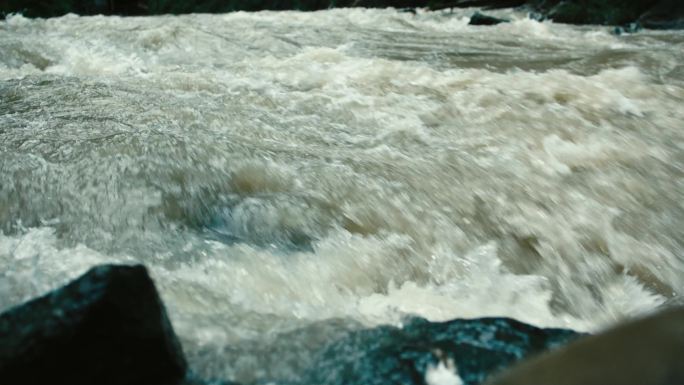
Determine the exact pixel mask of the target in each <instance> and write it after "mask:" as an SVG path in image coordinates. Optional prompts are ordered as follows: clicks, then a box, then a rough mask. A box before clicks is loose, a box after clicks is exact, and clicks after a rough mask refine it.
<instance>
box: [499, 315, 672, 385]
mask: <svg viewBox="0 0 684 385" xmlns="http://www.w3.org/2000/svg"><path fill="white" fill-rule="evenodd" d="M683 358H684V307H681V308H677V309H673V310H669V311H665V312H663V313H661V314H657V315H655V316H651V317H648V318H645V319H641V320H637V321H632V322H629V323H627V324H624V325H621V326H618V327H616V328H614V329H611V330H609V331H607V332H605V333H602V334H599V335H595V336H591V337H587V338H584V339H581V340H579V341H576V342H574V343H572V344H569V345H568V346H567V347H564V348H562V349H559V350H556V351H554V352H551V353H549V354H546V355H542V356H539V357H536V358H534V359H531V360H530V361H525V362H522V363H520V365H518V366H515V367H513V368H512V369H511V370H509V371H507V372H505V373H502V374H501V375H500V376H499V377H498V378H495V379H493V380H492V381H490V382H487V385H549V384H554V385H605V384H619V385H675V384H684V365H682V359H683Z"/></svg>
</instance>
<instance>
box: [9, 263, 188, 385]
mask: <svg viewBox="0 0 684 385" xmlns="http://www.w3.org/2000/svg"><path fill="white" fill-rule="evenodd" d="M186 367H187V365H186V362H185V358H184V356H183V352H182V349H181V346H180V344H179V342H178V340H177V338H176V335H175V334H174V331H173V328H172V326H171V323H170V322H169V319H168V317H167V315H166V311H165V309H164V305H163V304H162V301H161V299H160V298H159V296H158V294H157V291H156V289H155V287H154V284H153V282H152V280H151V279H150V277H149V275H148V274H147V270H146V269H145V267H143V266H140V265H138V266H115V265H103V266H98V267H95V268H93V269H91V270H90V271H88V272H87V273H86V274H85V275H83V276H81V277H80V278H78V279H76V280H75V281H73V282H71V283H69V284H68V285H66V286H64V287H62V288H60V289H57V290H55V291H52V292H50V293H48V294H47V295H45V296H43V297H40V298H37V299H34V300H31V301H29V302H27V303H25V304H23V305H20V306H18V307H15V308H12V309H10V310H8V311H7V312H5V313H3V314H2V315H0V383H2V384H7V385H13V384H173V383H177V382H179V381H180V380H182V379H183V377H184V376H185V372H186Z"/></svg>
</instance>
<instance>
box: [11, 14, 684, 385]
mask: <svg viewBox="0 0 684 385" xmlns="http://www.w3.org/2000/svg"><path fill="white" fill-rule="evenodd" d="M472 12H473V10H461V11H456V12H454V13H449V12H445V13H442V12H434V13H431V12H423V11H420V12H418V14H416V15H413V14H411V13H403V12H399V11H396V10H391V9H389V10H364V9H345V10H329V11H323V12H313V13H297V12H260V13H253V14H251V13H241V12H238V13H231V14H225V15H188V16H178V17H176V16H161V17H136V18H120V17H78V16H75V15H67V16H64V17H60V18H54V19H48V20H40V19H36V20H31V19H27V18H24V17H22V16H19V15H13V16H9V17H8V18H7V20H5V21H3V22H0V231H1V232H0V310H2V309H5V308H7V307H9V306H12V305H14V304H18V303H20V302H21V301H23V300H26V299H28V298H31V297H33V296H36V295H39V294H41V293H44V292H45V291H47V290H49V289H52V288H55V287H57V286H59V285H61V284H63V283H65V282H66V281H68V280H69V279H71V278H74V277H76V276H77V275H79V274H81V273H82V272H84V271H85V270H86V269H87V268H88V267H90V266H93V265H95V264H98V263H105V262H121V263H134V262H141V263H144V264H145V265H146V266H147V267H148V268H149V269H150V270H151V273H152V275H153V277H154V279H155V281H156V283H157V285H158V287H159V289H160V292H161V295H162V297H163V299H164V301H165V303H166V305H167V308H168V310H169V313H170V317H171V319H172V322H173V324H174V327H175V329H176V331H177V333H178V334H179V335H180V337H181V339H182V341H183V346H184V349H185V351H186V354H187V355H188V359H189V361H190V364H191V367H192V369H193V370H194V371H195V372H197V373H200V374H201V375H202V376H204V377H205V378H229V379H235V380H239V381H241V382H243V383H251V382H255V381H271V380H291V381H296V380H297V378H298V375H299V373H300V372H301V369H302V368H303V367H305V366H306V363H307V362H308V360H310V358H311V355H312V354H313V352H315V351H316V349H317V348H319V347H320V346H322V345H323V344H325V343H326V342H329V341H331V340H334V339H335V338H336V337H337V336H339V335H340V333H343V332H344V331H345V330H350V329H355V328H359V327H366V326H373V325H379V324H401V322H402V319H403V317H405V316H406V315H411V314H414V315H419V316H422V317H425V318H427V319H430V320H447V319H451V318H455V317H478V316H487V315H495V316H511V317H515V318H517V319H520V320H522V321H525V322H530V323H533V324H536V325H542V326H561V327H569V328H574V329H577V330H597V329H599V328H602V327H605V326H606V325H609V324H611V323H614V322H616V321H618V320H620V319H623V318H626V317H633V316H635V315H638V314H641V313H643V312H649V311H652V310H654V309H656V308H658V307H659V306H662V305H663V304H666V303H668V302H669V301H677V300H678V298H679V296H681V295H682V294H684V252H683V250H684V231H682V230H683V229H684V108H682V106H683V105H684V33H682V32H654V31H643V32H640V33H638V34H634V35H626V36H625V35H623V36H615V35H612V34H611V33H610V30H609V29H608V28H606V27H572V26H566V25H557V24H553V23H549V22H537V21H534V20H530V19H527V18H526V15H524V14H520V13H516V12H513V11H506V10H504V11H500V12H498V13H495V15H498V16H506V17H510V18H513V20H514V21H513V22H512V23H508V24H501V25H498V26H493V27H474V26H468V25H467V23H468V16H469V15H470V14H472Z"/></svg>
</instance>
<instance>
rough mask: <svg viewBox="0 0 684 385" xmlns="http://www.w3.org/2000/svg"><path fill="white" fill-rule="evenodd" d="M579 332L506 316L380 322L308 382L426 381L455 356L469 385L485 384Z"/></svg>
mask: <svg viewBox="0 0 684 385" xmlns="http://www.w3.org/2000/svg"><path fill="white" fill-rule="evenodd" d="M579 335H580V334H578V333H576V332H574V331H571V330H565V329H540V328H536V327H534V326H530V325H527V324H524V323H521V322H518V321H515V320H512V319H508V318H481V319H473V320H461V319H457V320H453V321H448V322H443V323H432V322H428V321H426V320H423V319H420V318H415V319H412V320H410V321H409V322H408V323H407V324H406V325H405V326H404V328H401V329H400V328H395V327H391V326H381V327H378V328H374V329H369V330H361V331H357V332H352V333H350V335H349V336H347V337H345V338H342V339H341V340H339V341H337V342H334V343H332V344H331V345H329V346H328V347H327V348H325V349H324V350H323V351H322V353H321V354H320V355H319V357H318V358H317V359H316V360H315V362H314V363H313V365H312V367H311V368H310V369H309V370H308V371H307V373H306V375H305V377H304V379H305V381H304V382H305V383H310V384H326V385H347V384H349V385H352V384H353V385H356V384H364V385H376V384H377V385H390V384H402V385H407V384H424V383H425V374H426V371H427V370H428V368H429V367H430V366H434V365H436V364H437V363H438V362H439V361H440V360H441V361H447V362H448V361H449V360H453V362H454V363H455V364H456V366H457V368H458V373H459V376H460V377H461V379H462V380H463V381H464V383H465V384H467V385H471V384H477V383H480V382H482V381H483V380H484V379H485V378H486V377H487V375H488V374H489V373H492V372H494V371H498V370H500V369H502V368H505V367H507V366H509V365H511V364H512V363H513V362H515V361H517V360H520V359H521V358H524V357H527V356H529V355H530V354H535V353H538V352H542V351H544V350H547V349H551V348H554V347H557V346H560V345H563V344H565V343H567V342H568V341H570V340H572V339H574V338H576V337H578V336H579Z"/></svg>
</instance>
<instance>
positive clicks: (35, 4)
mask: <svg viewBox="0 0 684 385" xmlns="http://www.w3.org/2000/svg"><path fill="white" fill-rule="evenodd" d="M465 6H475V7H483V8H500V7H517V6H525V7H527V8H528V9H529V10H530V11H534V12H537V13H538V14H539V15H540V16H541V17H545V18H550V19H553V20H554V21H556V22H562V23H571V24H608V25H623V24H627V23H634V22H639V23H640V24H642V25H643V26H645V27H648V28H665V29H667V28H684V0H0V16H2V15H6V14H9V13H22V14H23V15H24V16H27V17H53V16H61V15H64V14H66V13H70V12H71V13H76V14H79V15H95V14H105V15H129V16H130V15H159V14H183V13H222V12H231V11H259V10H286V9H287V10H300V11H315V10H320V9H327V8H334V7H375V8H384V7H394V8H415V7H427V8H430V9H435V10H436V9H445V8H450V7H465Z"/></svg>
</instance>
